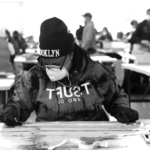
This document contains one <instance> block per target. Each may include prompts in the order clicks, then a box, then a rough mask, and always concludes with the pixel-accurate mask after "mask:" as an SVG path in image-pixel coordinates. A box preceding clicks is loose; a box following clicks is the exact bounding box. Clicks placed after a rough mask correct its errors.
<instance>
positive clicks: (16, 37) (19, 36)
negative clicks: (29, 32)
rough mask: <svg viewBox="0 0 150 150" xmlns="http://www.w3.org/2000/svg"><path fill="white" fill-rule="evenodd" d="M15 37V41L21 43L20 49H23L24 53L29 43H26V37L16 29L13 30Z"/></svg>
mask: <svg viewBox="0 0 150 150" xmlns="http://www.w3.org/2000/svg"><path fill="white" fill-rule="evenodd" d="M13 38H14V39H15V41H16V42H17V43H18V45H19V51H20V50H21V51H22V53H25V50H26V48H27V44H26V42H25V40H24V38H23V37H22V36H21V34H19V32H18V31H14V32H13Z"/></svg>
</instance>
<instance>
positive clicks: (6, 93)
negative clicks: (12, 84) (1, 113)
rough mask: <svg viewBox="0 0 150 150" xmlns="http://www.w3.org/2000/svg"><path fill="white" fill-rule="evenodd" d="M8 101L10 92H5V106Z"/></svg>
mask: <svg viewBox="0 0 150 150" xmlns="http://www.w3.org/2000/svg"><path fill="white" fill-rule="evenodd" d="M7 101H8V91H5V104H6V103H7Z"/></svg>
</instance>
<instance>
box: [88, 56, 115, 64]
mask: <svg viewBox="0 0 150 150" xmlns="http://www.w3.org/2000/svg"><path fill="white" fill-rule="evenodd" d="M90 57H91V59H92V60H94V61H100V62H104V63H105V62H115V61H117V59H116V58H112V57H109V56H101V55H100V56H90Z"/></svg>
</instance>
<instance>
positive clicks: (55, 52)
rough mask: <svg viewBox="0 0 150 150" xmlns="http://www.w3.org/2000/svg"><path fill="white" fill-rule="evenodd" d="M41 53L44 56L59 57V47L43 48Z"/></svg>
mask: <svg viewBox="0 0 150 150" xmlns="http://www.w3.org/2000/svg"><path fill="white" fill-rule="evenodd" d="M40 55H41V56H43V57H55V58H56V57H59V56H60V53H59V49H51V50H41V51H40Z"/></svg>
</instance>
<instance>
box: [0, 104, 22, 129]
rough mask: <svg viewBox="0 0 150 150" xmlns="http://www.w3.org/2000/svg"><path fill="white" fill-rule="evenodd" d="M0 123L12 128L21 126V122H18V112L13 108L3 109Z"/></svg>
mask: <svg viewBox="0 0 150 150" xmlns="http://www.w3.org/2000/svg"><path fill="white" fill-rule="evenodd" d="M1 121H2V122H4V123H5V124H6V125H8V126H12V127H14V126H17V125H22V124H21V122H20V121H18V112H17V108H16V107H15V106H7V107H4V108H3V111H2V115H1Z"/></svg>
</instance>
